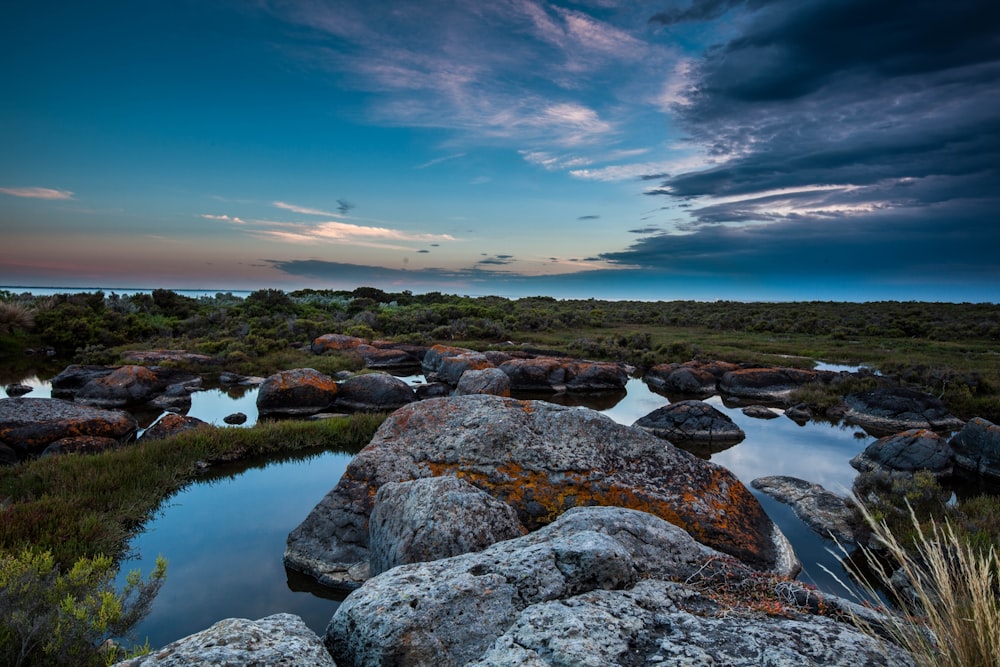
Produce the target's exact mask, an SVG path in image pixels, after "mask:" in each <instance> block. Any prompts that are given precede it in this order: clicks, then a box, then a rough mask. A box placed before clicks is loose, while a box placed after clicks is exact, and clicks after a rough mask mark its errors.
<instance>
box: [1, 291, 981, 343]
mask: <svg viewBox="0 0 1000 667" xmlns="http://www.w3.org/2000/svg"><path fill="white" fill-rule="evenodd" d="M0 308H2V310H0V336H5V337H6V338H7V339H8V340H7V341H6V342H7V346H6V347H10V343H11V342H13V341H11V340H9V339H10V338H11V337H12V336H14V337H20V338H21V342H22V343H25V344H26V343H28V342H29V341H30V342H31V343H32V344H35V345H44V346H50V347H52V348H54V349H55V350H56V351H57V352H58V353H59V354H60V355H66V354H72V353H75V352H77V351H79V350H83V349H86V348H88V347H93V346H104V347H115V346H121V345H128V344H137V343H150V344H158V343H166V342H172V343H174V344H192V345H195V346H196V347H198V348H199V349H200V351H203V352H206V353H211V354H219V353H226V352H227V351H240V352H242V353H244V354H262V353H266V352H268V351H270V350H273V349H276V348H281V347H286V346H288V345H290V344H295V343H301V342H303V341H309V340H312V339H313V338H315V337H316V336H319V335H322V334H325V333H345V334H350V335H354V336H359V337H362V338H383V337H384V338H392V339H395V340H401V341H406V342H413V343H432V342H440V341H453V340H479V341H484V342H491V341H492V342H500V341H504V340H507V339H511V338H517V337H518V336H523V335H524V334H531V333H539V332H552V331H573V330H590V331H593V330H599V329H610V328H622V327H626V328H634V329H636V330H641V329H642V328H643V327H656V328H661V327H670V328H689V329H704V330H707V331H716V332H745V333H748V334H801V335H809V336H825V337H832V338H833V339H841V340H843V339H849V338H865V337H879V338H921V339H926V340H931V341H955V340H968V341H1000V306H998V305H996V304H982V303H980V304H974V303H928V302H895V301H880V302H869V303H844V302H825V301H810V302H781V303H761V302H757V303H746V302H740V301H714V302H703V301H662V302H648V301H603V300H598V299H586V300H583V299H575V300H574V299H568V300H562V299H554V298H551V297H544V296H538V297H527V298H520V299H507V298H502V297H495V296H486V297H468V296H458V295H450V294H441V293H439V292H430V293H427V294H413V293H411V292H408V291H404V292H385V291H383V290H381V289H377V288H373V287H359V288H357V289H355V290H351V291H345V290H313V289H306V290H297V291H294V292H288V293H286V292H283V291H281V290H276V289H265V290H259V291H256V292H253V293H251V294H250V295H249V296H247V297H246V298H240V297H237V296H233V295H232V294H231V293H218V294H216V295H215V296H205V297H199V298H191V297H187V296H183V295H181V294H178V293H176V292H173V291H170V290H154V291H153V292H152V293H150V294H134V295H130V296H122V295H118V294H113V293H112V294H105V293H103V292H100V291H97V292H86V293H75V294H57V295H53V296H33V295H31V294H27V293H25V294H14V293H11V292H7V291H0Z"/></svg>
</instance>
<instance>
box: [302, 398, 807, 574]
mask: <svg viewBox="0 0 1000 667" xmlns="http://www.w3.org/2000/svg"><path fill="white" fill-rule="evenodd" d="M441 475H454V476H457V477H460V478H462V479H464V480H466V481H467V482H469V483H471V484H472V485H474V486H476V487H478V488H480V489H482V490H483V491H485V492H486V493H488V494H490V495H491V496H493V497H495V498H497V499H499V500H502V501H504V502H506V503H507V504H509V505H511V506H512V507H514V509H515V510H516V511H517V514H518V518H519V520H520V521H521V523H522V524H523V525H524V526H525V527H527V528H528V529H529V530H535V529H537V528H539V527H541V526H543V525H545V524H547V523H550V522H552V521H553V520H555V519H556V518H557V517H558V516H559V515H560V514H562V513H563V512H564V511H566V510H567V509H569V508H571V507H575V506H583V505H617V506H624V507H631V508H635V509H642V510H644V511H648V512H651V513H653V514H655V515H657V516H661V517H663V518H665V519H667V520H668V521H670V522H672V523H675V524H677V525H679V526H682V527H683V528H685V529H686V530H687V531H688V532H690V533H691V534H692V535H693V536H695V538H696V539H699V540H701V541H703V542H704V543H706V544H708V545H711V546H714V547H717V548H718V549H719V550H721V551H723V552H725V553H729V554H732V555H734V556H736V557H738V558H740V559H741V560H744V561H745V562H748V563H750V564H752V565H753V566H755V567H758V568H760V569H765V570H775V571H778V572H792V571H796V569H797V567H798V563H797V561H796V560H795V558H794V555H793V554H792V553H791V549H790V547H789V546H788V543H787V541H786V540H785V538H784V536H783V535H782V534H781V532H780V531H779V530H778V528H777V527H776V526H775V525H774V524H773V523H772V522H771V520H770V519H769V518H768V517H767V515H766V514H765V513H764V511H763V509H762V508H761V507H760V505H759V503H758V502H757V500H756V499H755V498H754V497H753V495H752V494H751V493H750V492H749V491H748V490H747V489H746V488H745V487H744V486H743V485H742V484H741V483H740V482H739V480H738V479H736V477H735V476H734V475H733V474H732V473H730V472H729V471H728V470H726V469H724V468H721V467H719V466H716V465H713V464H711V463H707V462H704V461H700V460H699V459H697V458H695V457H693V456H691V455H689V454H687V453H685V452H683V451H681V450H679V449H677V448H675V447H673V446H672V445H670V444H669V443H666V442H664V441H662V440H660V439H659V438H656V437H654V436H652V435H649V434H647V433H645V432H643V431H642V430H640V429H634V428H630V427H627V426H622V425H620V424H617V423H615V422H614V421H613V420H611V419H610V418H608V417H606V416H604V415H601V414H599V413H596V412H594V411H592V410H586V409H580V408H567V407H563V406H558V405H553V404H551V403H546V402H543V401H516V400H513V399H509V398H501V397H497V396H489V395H483V394H477V395H470V396H458V397H453V398H446V399H429V400H427V401H422V402H419V403H414V404H411V405H408V406H405V407H403V408H401V409H400V410H398V411H396V412H395V413H394V414H393V415H391V416H390V417H389V418H388V419H387V420H386V421H385V422H384V423H383V424H382V426H381V427H380V428H379V430H378V431H377V432H376V434H375V437H374V438H373V439H372V441H371V443H370V444H369V445H368V446H367V447H365V448H364V449H363V450H362V451H361V452H360V453H358V454H357V455H356V456H355V457H354V459H353V460H352V461H351V463H350V464H349V465H348V467H347V470H346V471H345V473H344V475H343V477H342V478H341V480H340V482H339V483H338V484H337V486H336V487H334V488H333V490H332V491H330V493H328V494H327V496H326V497H325V498H324V499H323V500H322V501H321V502H320V503H319V504H318V505H317V506H316V508H315V509H314V510H313V511H312V512H311V513H310V515H309V516H308V517H306V519H305V521H303V522H302V524H301V525H299V526H298V527H297V528H296V529H295V530H293V531H292V532H291V533H290V534H289V537H288V546H287V549H286V551H285V563H286V565H287V566H288V567H290V568H291V569H294V570H298V571H301V572H304V573H306V574H310V575H311V576H313V577H315V578H316V579H317V580H318V581H320V582H321V583H323V584H325V585H328V586H332V587H337V588H348V589H349V588H351V587H353V586H356V585H357V583H358V582H357V581H356V580H355V579H354V576H355V575H352V574H351V573H350V571H351V569H352V568H354V567H355V566H356V565H357V564H358V563H367V561H368V558H369V553H368V519H369V516H370V513H371V509H372V503H373V499H374V497H375V494H376V493H377V491H378V489H379V487H381V486H382V485H383V484H385V483H387V482H400V481H406V480H411V479H419V478H423V477H436V476H441Z"/></svg>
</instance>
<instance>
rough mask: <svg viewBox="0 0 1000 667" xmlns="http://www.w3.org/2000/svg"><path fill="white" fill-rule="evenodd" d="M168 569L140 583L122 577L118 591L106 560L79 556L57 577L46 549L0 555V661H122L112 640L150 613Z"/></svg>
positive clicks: (160, 565) (160, 567)
mask: <svg viewBox="0 0 1000 667" xmlns="http://www.w3.org/2000/svg"><path fill="white" fill-rule="evenodd" d="M166 571H167V564H166V561H165V560H163V558H162V557H160V558H157V560H156V568H155V569H154V570H153V572H152V573H150V575H149V578H148V579H146V580H145V581H143V579H142V575H141V574H140V572H139V571H138V570H133V571H132V572H130V573H129V574H128V577H127V580H126V583H125V586H124V588H123V589H122V591H121V592H118V591H117V590H116V587H115V583H114V582H115V578H116V576H117V571H116V568H115V567H114V565H113V562H112V559H111V558H109V557H107V556H103V555H98V556H95V557H93V558H87V557H83V558H80V559H79V560H77V561H76V562H75V563H74V564H73V566H72V567H71V568H68V569H67V570H65V571H60V568H59V566H58V565H57V563H56V561H55V558H53V556H52V554H51V552H49V551H38V550H35V549H32V548H25V549H23V550H22V551H20V552H19V553H16V554H15V553H0V656H2V658H3V660H4V663H3V664H6V665H13V666H15V667H19V666H21V665H73V666H74V667H76V666H82V665H102V664H111V663H112V662H115V661H116V660H117V659H119V658H121V657H124V655H122V654H123V653H127V652H123V651H122V649H121V648H120V647H119V646H118V644H117V643H114V641H112V642H110V643H107V642H108V640H119V639H121V638H123V637H126V636H129V635H130V633H131V632H132V629H133V628H134V627H135V626H136V624H137V623H138V622H139V621H141V620H142V619H143V618H144V617H145V616H146V615H147V614H148V613H149V610H150V607H151V605H152V603H153V599H154V598H155V597H156V594H157V593H158V592H159V590H160V586H162V585H163V581H164V579H165V577H166Z"/></svg>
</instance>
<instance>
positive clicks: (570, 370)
mask: <svg viewBox="0 0 1000 667" xmlns="http://www.w3.org/2000/svg"><path fill="white" fill-rule="evenodd" d="M500 370H502V371H503V372H504V373H506V374H507V376H508V377H509V378H510V388H511V391H525V392H530V391H551V392H561V391H570V392H590V391H614V390H620V389H623V388H624V387H625V385H626V383H628V373H627V372H626V371H625V368H624V366H622V365H621V364H617V363H612V362H604V361H580V360H577V359H564V358H556V357H536V358H534V359H511V360H509V361H505V362H503V363H502V364H500Z"/></svg>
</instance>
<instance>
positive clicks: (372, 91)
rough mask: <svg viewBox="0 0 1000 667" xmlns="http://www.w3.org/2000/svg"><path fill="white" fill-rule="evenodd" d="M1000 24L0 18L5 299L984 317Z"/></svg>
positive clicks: (733, 1) (77, 8) (286, 4)
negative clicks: (169, 298)
mask: <svg viewBox="0 0 1000 667" xmlns="http://www.w3.org/2000/svg"><path fill="white" fill-rule="evenodd" d="M998 26H1000V8H998V7H997V5H996V3H995V2H987V1H985V0H982V1H971V0H958V1H957V2H950V3H940V2H938V1H937V0H934V1H929V0H923V1H920V0H918V1H912V0H911V1H908V2H902V1H897V0H880V1H879V2H877V3H873V2H870V1H868V0H864V1H862V0H809V1H802V0H746V1H737V0H694V1H693V2H690V1H689V0H680V1H677V2H675V1H674V0H660V1H653V2H646V1H642V0H633V1H631V2H625V1H618V0H577V1H571V0H567V1H563V2H545V1H541V0H495V1H491V2H480V1H478V0H476V1H462V0H453V1H451V2H438V1H433V0H431V1H423V2H419V3H418V2H397V1H394V0H385V1H379V2H360V1H331V0H256V1H254V2H250V1H247V0H199V1H194V0H170V1H167V0H143V1H142V2H125V1H119V2H108V1H104V0H94V1H92V2H87V3H78V2H47V1H45V0H36V1H34V2H30V3H28V2H24V3H6V4H5V5H4V7H3V9H0V74H2V78H0V80H2V85H3V88H4V92H3V100H4V101H3V104H0V145H2V146H3V150H2V153H0V232H2V243H0V284H7V285H39V286H43V285H54V286H102V287H122V288H125V287H171V288H187V287H191V288H209V289H257V288H264V287H278V288H283V289H292V288H297V287H317V288H319V287H330V288H337V289H341V288H345V289H351V288H353V287H356V286H358V285H374V286H378V287H382V288H384V289H390V290H396V291H398V290H403V289H409V290H412V291H414V292H424V291H429V290H440V291H445V292H452V293H459V294H501V295H505V296H519V295H535V294H548V295H552V296H557V297H590V296H593V297H597V298H638V299H739V300H750V299H761V300H792V299H795V300H801V299H820V300H854V301H862V300H881V299H899V300H910V299H917V300H946V301H992V302H997V301H1000V259H998V257H1000V253H998V250H997V249H998V247H1000V224H998V221H997V211H998V210H1000V206H998V204H1000V172H998V170H1000V113H998V112H997V109H1000V28H998Z"/></svg>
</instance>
